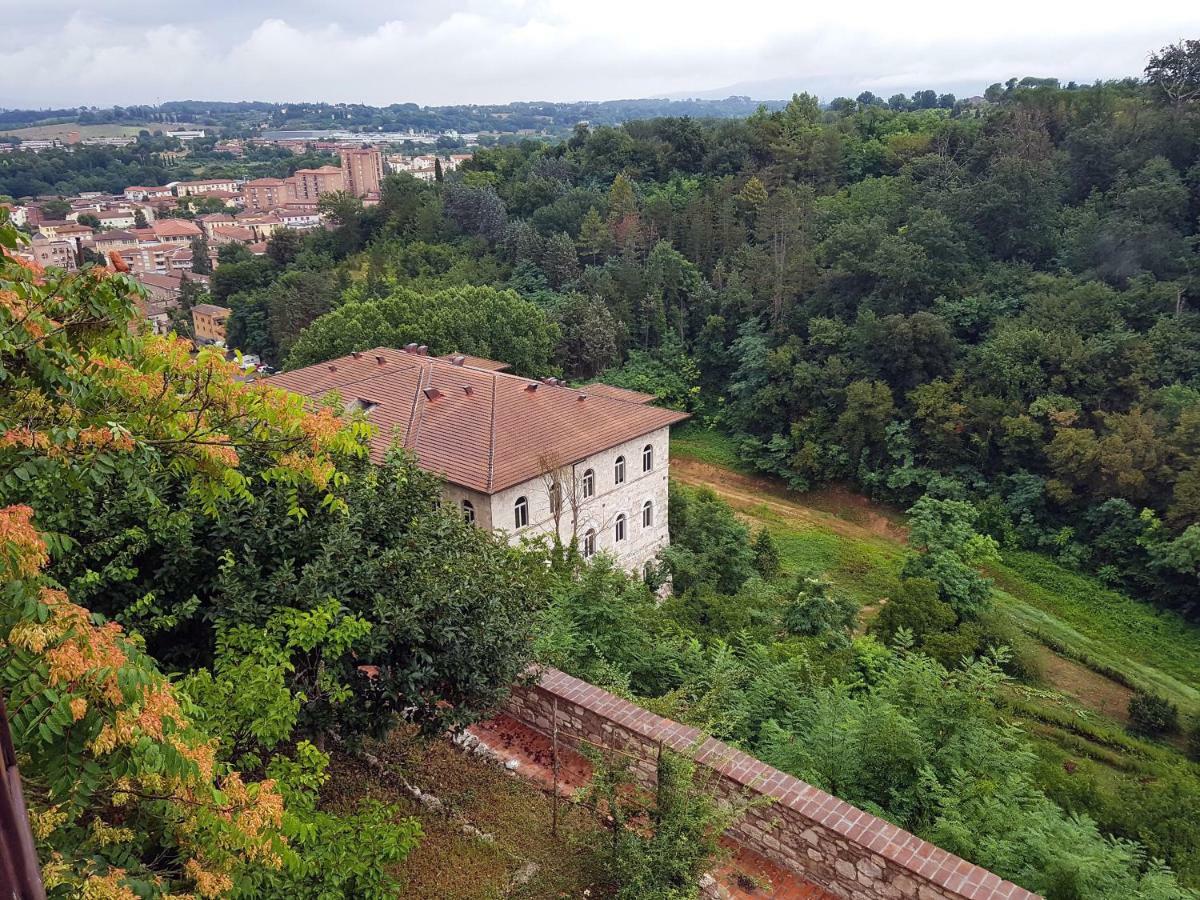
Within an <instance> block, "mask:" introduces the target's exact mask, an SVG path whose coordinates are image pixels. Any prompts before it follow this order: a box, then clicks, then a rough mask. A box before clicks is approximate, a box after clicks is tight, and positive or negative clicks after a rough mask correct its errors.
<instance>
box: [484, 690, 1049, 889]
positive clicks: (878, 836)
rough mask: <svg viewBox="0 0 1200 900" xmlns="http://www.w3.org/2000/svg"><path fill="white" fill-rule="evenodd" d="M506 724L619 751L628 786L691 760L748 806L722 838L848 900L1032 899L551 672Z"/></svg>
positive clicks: (741, 756) (688, 731) (520, 694)
mask: <svg viewBox="0 0 1200 900" xmlns="http://www.w3.org/2000/svg"><path fill="white" fill-rule="evenodd" d="M506 711H507V712H508V713H509V715H511V716H513V717H514V718H516V719H518V720H519V721H521V722H524V723H525V724H526V725H528V726H529V727H531V728H533V729H535V730H537V731H540V732H542V733H543V734H545V735H550V733H551V732H552V731H553V729H554V721H555V714H556V711H557V722H558V737H559V739H560V740H562V741H563V742H564V743H567V744H570V745H572V746H580V745H581V741H580V739H582V740H583V741H588V742H591V743H593V744H599V745H602V746H608V747H614V748H620V749H622V750H624V751H625V752H627V753H629V754H631V755H632V756H633V757H634V760H635V761H634V764H633V771H634V774H635V776H636V777H637V778H638V779H639V780H640V781H641V782H642V783H643V784H644V785H646V786H647V787H650V786H652V785H653V782H654V778H655V758H656V755H657V753H658V747H659V745H660V744H661V745H662V746H663V747H665V748H667V749H669V750H674V751H676V752H678V753H685V754H687V755H688V756H690V757H692V758H693V759H694V760H695V761H696V762H697V763H698V764H699V765H700V766H701V767H702V768H703V769H706V770H708V772H709V773H710V774H711V776H712V778H711V781H710V783H711V784H712V786H713V789H714V790H715V792H716V793H717V794H718V796H722V797H725V798H728V799H751V800H755V799H758V798H767V799H768V800H770V801H772V802H768V803H755V804H752V805H751V806H750V808H749V809H748V811H747V812H746V814H745V815H744V816H742V817H741V819H740V820H739V821H738V822H737V823H736V824H734V825H733V827H732V828H730V830H729V832H728V836H729V837H730V838H731V839H732V840H734V841H735V842H737V843H739V844H743V845H745V846H747V847H749V848H750V849H752V850H754V851H755V852H757V853H759V854H761V855H762V856H764V857H766V858H767V859H770V860H772V861H773V862H775V863H777V864H778V865H781V866H783V867H784V868H787V869H790V870H792V871H794V872H796V873H798V874H800V875H802V876H803V877H804V879H805V880H807V881H809V882H812V883H813V884H816V885H819V886H820V887H823V888H825V889H826V890H828V891H829V892H830V893H833V894H835V895H837V896H839V897H845V898H852V900H875V898H907V897H913V898H917V900H959V898H965V900H1036V898H1037V895H1036V894H1032V893H1030V892H1029V891H1027V890H1025V889H1024V888H1022V887H1019V886H1017V885H1015V884H1012V883H1011V882H1008V881H1005V880H1003V879H1002V878H1000V877H999V876H998V875H995V874H993V873H991V872H989V871H987V870H986V869H983V868H980V867H979V866H976V865H974V864H972V863H969V862H967V861H966V860H964V859H961V858H959V857H957V856H955V855H953V854H952V853H947V852H946V851H945V850H942V849H941V848H940V847H935V846H934V845H933V844H930V843H928V842H927V841H923V840H921V839H920V838H918V837H916V836H915V835H912V834H909V833H908V832H907V831H904V830H902V829H900V828H897V827H896V826H895V825H892V824H891V823H889V822H885V821H883V820H882V819H879V818H877V817H875V816H872V815H870V814H869V813H865V812H863V811H862V810H860V809H856V808H855V807H853V806H851V805H850V804H849V803H845V802H844V801H842V800H839V799H837V798H836V797H834V796H832V795H830V794H827V793H825V792H824V791H821V790H818V789H817V788H815V787H813V786H812V785H809V784H805V783H804V782H803V781H800V780H799V779H797V778H793V777H792V776H791V775H788V774H786V773H784V772H781V771H779V770H778V769H774V768H772V767H771V766H768V765H767V764H766V763H763V762H760V761H759V760H757V759H755V758H754V757H752V756H748V755H747V754H745V753H742V752H741V751H740V750H736V749H734V748H733V747H730V746H729V745H728V744H725V743H722V742H721V741H718V740H716V739H714V738H711V737H708V736H707V735H705V734H704V733H703V732H700V731H698V730H696V729H695V728H689V727H688V726H686V725H681V724H680V723H678V722H673V721H671V720H670V719H664V718H663V717H661V716H656V715H654V713H651V712H649V711H647V710H645V709H642V708H641V707H639V706H636V705H634V704H632V703H629V702H628V701H626V700H622V699H621V698H620V697H617V696H616V695H614V694H610V693H609V692H608V691H605V690H602V689H600V688H598V687H596V686H595V685H592V684H588V683H587V682H586V681H580V680H579V679H578V678H572V677H571V676H570V675H567V674H566V673H564V672H560V671H558V670H557V669H549V670H548V671H546V672H545V673H543V674H542V676H541V678H540V680H539V681H538V682H537V683H536V684H533V685H529V686H523V687H514V688H513V692H512V696H511V698H510V699H509V701H508V704H507V706H506Z"/></svg>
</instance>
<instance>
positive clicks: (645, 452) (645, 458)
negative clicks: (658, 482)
mask: <svg viewBox="0 0 1200 900" xmlns="http://www.w3.org/2000/svg"><path fill="white" fill-rule="evenodd" d="M653 468H654V445H653V444H647V445H646V446H645V447H643V448H642V471H643V472H649V471H650V470H651V469H653Z"/></svg>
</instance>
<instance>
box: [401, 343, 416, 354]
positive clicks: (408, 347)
mask: <svg viewBox="0 0 1200 900" xmlns="http://www.w3.org/2000/svg"><path fill="white" fill-rule="evenodd" d="M404 352H405V353H416V352H417V345H416V344H405V345H404Z"/></svg>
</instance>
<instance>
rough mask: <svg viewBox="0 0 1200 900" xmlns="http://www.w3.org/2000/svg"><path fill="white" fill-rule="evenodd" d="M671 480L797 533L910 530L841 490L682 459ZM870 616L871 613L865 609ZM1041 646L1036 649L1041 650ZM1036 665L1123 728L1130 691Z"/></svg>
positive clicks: (1078, 672) (892, 536)
mask: <svg viewBox="0 0 1200 900" xmlns="http://www.w3.org/2000/svg"><path fill="white" fill-rule="evenodd" d="M671 476H672V477H673V478H675V479H676V480H678V481H680V482H682V483H684V484H690V485H702V486H705V487H710V488H712V489H713V490H714V491H715V492H716V493H717V494H718V495H719V496H721V497H722V498H723V499H724V500H725V501H726V502H727V503H729V505H730V506H732V507H733V508H734V509H735V510H737V511H738V512H740V513H742V514H743V515H748V516H750V517H756V516H757V517H759V518H761V517H762V516H763V512H764V511H765V512H766V513H767V514H769V515H770V516H772V517H776V516H777V517H779V518H780V519H782V520H784V521H785V522H787V523H788V524H789V525H794V526H796V527H797V528H816V527H820V528H823V529H825V530H827V531H832V532H834V533H835V534H839V535H842V536H843V537H848V538H853V539H857V540H876V541H878V540H881V539H882V540H886V541H891V542H894V543H897V544H903V543H904V542H905V541H906V540H907V538H908V530H907V529H906V528H905V527H904V525H903V524H902V523H901V522H900V515H899V513H898V512H897V511H895V510H889V509H887V508H886V507H883V506H881V505H880V504H876V503H873V502H872V501H871V500H870V499H868V498H867V497H864V496H862V495H861V494H856V493H854V492H853V491H849V490H846V489H845V488H841V487H825V488H821V489H820V490H816V491H808V492H805V493H800V492H798V491H791V490H788V489H787V488H786V487H784V486H783V485H782V484H780V483H779V482H777V481H775V480H773V479H771V478H766V477H760V476H754V475H743V474H741V473H739V472H733V471H731V470H729V469H726V468H724V467H723V466H717V465H713V464H712V463H705V462H701V461H700V460H697V459H693V458H691V457H688V456H684V455H676V456H675V457H673V458H672V460H671ZM866 611H868V612H869V610H866ZM1039 646H1040V645H1039ZM1038 656H1039V660H1040V662H1041V664H1042V672H1043V677H1044V680H1045V682H1046V685H1047V686H1048V687H1051V688H1053V689H1054V690H1056V691H1060V692H1061V693H1063V694H1066V695H1068V696H1070V697H1073V698H1074V699H1075V700H1077V701H1078V702H1079V703H1081V704H1082V705H1083V706H1085V707H1086V708H1088V709H1090V710H1092V711H1094V712H1097V713H1100V714H1101V715H1103V716H1107V717H1109V718H1111V719H1114V720H1115V721H1117V722H1120V723H1122V724H1125V723H1126V722H1128V718H1129V717H1128V712H1127V707H1128V705H1129V698H1130V697H1131V696H1132V695H1133V692H1132V691H1131V690H1130V689H1129V688H1127V687H1125V685H1123V684H1119V683H1118V682H1116V681H1113V680H1112V679H1110V678H1107V677H1105V676H1104V675H1101V674H1100V673H1098V672H1094V671H1092V670H1091V669H1089V668H1087V667H1086V666H1083V665H1081V664H1079V663H1077V662H1074V661H1073V660H1070V659H1067V658H1066V657H1063V656H1060V655H1059V654H1057V653H1055V652H1054V651H1052V650H1051V649H1050V648H1048V647H1044V646H1040V650H1039V654H1038Z"/></svg>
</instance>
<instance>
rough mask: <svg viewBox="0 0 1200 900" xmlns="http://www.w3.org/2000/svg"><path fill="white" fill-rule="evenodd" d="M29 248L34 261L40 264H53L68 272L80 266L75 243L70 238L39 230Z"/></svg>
mask: <svg viewBox="0 0 1200 900" xmlns="http://www.w3.org/2000/svg"><path fill="white" fill-rule="evenodd" d="M29 249H30V252H31V254H32V256H33V261H34V262H36V263H37V264H38V265H41V266H53V267H54V268H57V269H65V270H66V271H68V272H74V271H75V270H76V269H77V268H79V262H78V259H77V257H76V255H75V244H74V243H73V242H71V241H69V240H66V239H60V238H57V237H53V236H51V235H47V234H45V233H43V232H41V231H39V232H38V233H37V234H35V235H34V236H33V238H32V240H31V241H30V245H29Z"/></svg>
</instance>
